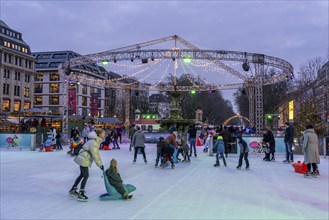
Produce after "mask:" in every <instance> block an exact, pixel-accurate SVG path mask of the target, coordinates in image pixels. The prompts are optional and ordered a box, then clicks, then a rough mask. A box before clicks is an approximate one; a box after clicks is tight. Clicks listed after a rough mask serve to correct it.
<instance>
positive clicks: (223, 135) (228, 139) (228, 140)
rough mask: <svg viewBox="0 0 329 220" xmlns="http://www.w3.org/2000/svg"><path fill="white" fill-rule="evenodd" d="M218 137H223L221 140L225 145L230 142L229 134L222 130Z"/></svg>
mask: <svg viewBox="0 0 329 220" xmlns="http://www.w3.org/2000/svg"><path fill="white" fill-rule="evenodd" d="M219 135H221V136H222V137H223V140H224V142H225V143H228V142H230V141H231V133H230V132H229V131H228V130H223V131H221V132H219Z"/></svg>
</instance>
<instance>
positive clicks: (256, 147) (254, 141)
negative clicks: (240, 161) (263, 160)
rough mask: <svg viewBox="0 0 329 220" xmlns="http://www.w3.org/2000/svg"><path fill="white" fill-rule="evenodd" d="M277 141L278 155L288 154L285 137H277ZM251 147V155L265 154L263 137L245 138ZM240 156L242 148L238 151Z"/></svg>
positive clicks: (276, 149) (276, 150)
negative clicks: (262, 144)
mask: <svg viewBox="0 0 329 220" xmlns="http://www.w3.org/2000/svg"><path fill="white" fill-rule="evenodd" d="M274 139H275V152H276V153H286V145H285V143H284V141H283V137H276V138H274ZM243 140H245V141H246V142H247V144H248V147H249V152H250V153H264V149H262V147H261V144H260V142H261V141H262V140H263V137H243ZM237 151H238V154H240V147H238V149H237Z"/></svg>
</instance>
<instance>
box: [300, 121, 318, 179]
mask: <svg viewBox="0 0 329 220" xmlns="http://www.w3.org/2000/svg"><path fill="white" fill-rule="evenodd" d="M318 144H319V140H318V136H317V135H316V133H315V131H314V128H313V126H312V125H307V126H306V130H305V132H304V136H303V153H304V163H306V164H307V172H306V173H305V174H304V177H306V178H310V177H311V176H312V177H316V176H317V175H319V170H318V166H317V164H320V156H319V146H318ZM311 166H312V168H313V173H312V174H311Z"/></svg>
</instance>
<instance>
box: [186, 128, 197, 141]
mask: <svg viewBox="0 0 329 220" xmlns="http://www.w3.org/2000/svg"><path fill="white" fill-rule="evenodd" d="M196 132H197V130H196V128H195V127H193V128H190V129H189V130H188V131H187V133H188V134H189V139H190V138H196Z"/></svg>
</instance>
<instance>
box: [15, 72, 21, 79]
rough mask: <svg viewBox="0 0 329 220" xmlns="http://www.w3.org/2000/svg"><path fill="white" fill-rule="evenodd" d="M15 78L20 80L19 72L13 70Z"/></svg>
mask: <svg viewBox="0 0 329 220" xmlns="http://www.w3.org/2000/svg"><path fill="white" fill-rule="evenodd" d="M15 80H18V81H20V80H21V73H20V72H17V71H15Z"/></svg>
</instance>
